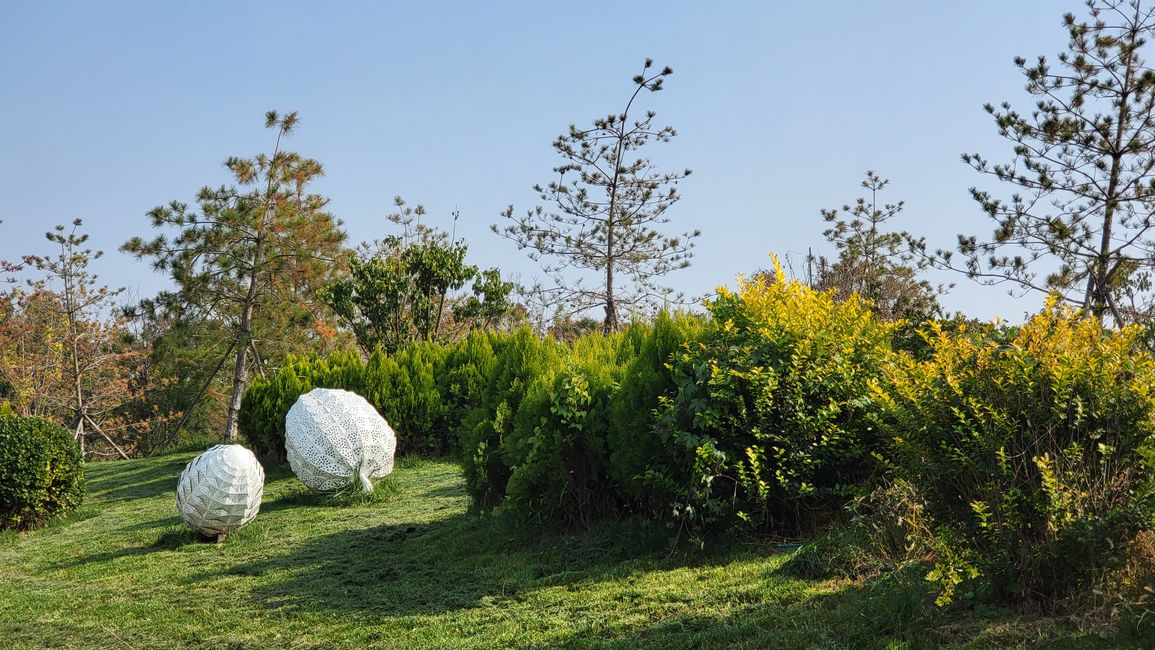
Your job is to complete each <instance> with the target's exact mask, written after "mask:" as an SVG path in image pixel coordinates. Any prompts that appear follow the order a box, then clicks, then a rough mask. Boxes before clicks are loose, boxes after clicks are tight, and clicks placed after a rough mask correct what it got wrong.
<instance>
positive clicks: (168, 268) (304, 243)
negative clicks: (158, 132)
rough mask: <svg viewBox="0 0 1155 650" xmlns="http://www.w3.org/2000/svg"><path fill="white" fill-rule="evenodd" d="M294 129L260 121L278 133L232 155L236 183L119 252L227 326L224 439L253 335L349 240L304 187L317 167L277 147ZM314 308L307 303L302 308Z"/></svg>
mask: <svg viewBox="0 0 1155 650" xmlns="http://www.w3.org/2000/svg"><path fill="white" fill-rule="evenodd" d="M296 124H297V114H296V113H288V114H286V115H278V114H277V112H276V111H270V112H268V113H267V114H266V115H265V127H266V128H270V129H275V130H276V132H277V137H276V143H275V145H274V147H273V152H272V154H271V155H265V154H260V155H257V156H256V157H255V158H236V157H232V158H229V159H228V160H227V161H226V162H225V166H226V167H228V169H229V171H231V172H232V174H233V178H234V181H235V183H236V184H235V185H234V186H231V187H230V186H221V187H219V188H216V189H214V188H210V187H205V188H204V189H202V190H201V191H200V192H199V193H198V194H197V199H196V200H197V203H198V205H199V208H200V210H199V212H198V211H196V210H190V209H189V207H188V205H186V204H184V203H180V202H176V201H174V202H172V203H170V204H169V205H167V206H160V207H157V208H155V209H153V210H152V211H151V212H149V217H150V219H151V221H152V225H153V227H155V228H172V229H175V231H176V232H175V233H174V234H173V235H172V236H171V237H166V236H165V235H164V234H160V235H157V237H156V238H155V239H152V240H150V241H145V240H143V239H141V238H140V237H135V238H133V239H131V240H129V241H128V242H126V243H125V244H124V246H123V247H122V250H124V251H127V252H129V253H131V254H133V255H135V256H136V257H137V258H138V259H143V258H149V259H151V260H152V265H153V268H155V269H156V270H159V271H163V272H166V273H168V274H169V275H170V276H171V277H172V280H173V282H174V283H175V284H176V286H177V289H176V294H175V295H173V296H169V298H171V299H173V300H174V301H176V302H179V303H181V304H183V305H186V306H188V308H189V309H196V310H199V311H201V312H202V313H203V314H205V315H207V316H208V317H209V318H211V319H214V320H218V321H225V322H227V323H229V329H230V330H231V335H232V340H231V341H230V345H229V347H228V352H226V355H229V354H231V355H232V356H233V364H232V388H231V391H230V395H229V401H228V409H227V412H226V417H225V431H224V436H223V437H224V441H225V442H226V443H231V442H232V441H233V440H234V438H235V436H236V427H237V418H236V416H237V412H238V411H239V410H240V404H241V396H242V394H243V393H244V389H245V387H246V386H247V384H248V373H249V369H250V365H251V363H252V360H253V359H254V358H256V359H257V361H258V368H259V367H260V363H259V360H260V351H259V350H258V349H257V347H256V344H255V342H256V336H255V335H254V332H255V331H257V330H258V329H259V328H261V327H262V326H265V325H267V324H268V322H269V321H270V320H276V319H278V318H281V317H282V315H283V314H284V312H285V311H287V310H289V309H292V308H295V307H296V306H298V305H301V303H302V302H306V301H308V300H309V299H310V297H311V296H313V295H314V294H315V293H316V292H317V291H319V289H320V288H321V287H322V286H323V285H324V284H325V283H327V282H328V280H329V273H330V272H331V269H332V267H333V261H334V259H336V258H337V256H338V255H340V254H341V250H342V248H341V244H342V242H343V241H344V239H345V234H344V232H343V231H341V229H340V227H339V226H340V223H339V222H338V221H336V220H335V219H334V218H333V217H332V215H330V214H329V213H327V212H325V205H326V204H327V203H328V199H326V198H324V197H322V196H320V195H318V194H311V193H309V192H308V191H307V187H308V185H309V183H310V182H311V181H313V180H314V179H316V178H318V177H319V176H321V175H322V173H323V171H322V168H321V163H319V162H317V161H316V160H313V159H311V158H305V157H303V156H301V155H299V154H296V153H292V152H288V151H282V150H281V141H282V140H283V139H284V137H285V136H287V135H289V134H290V133H291V132H292V130H293V128H294V127H295V126H296ZM309 307H310V305H308V304H306V305H304V306H303V308H304V309H306V310H307V309H308V308H309Z"/></svg>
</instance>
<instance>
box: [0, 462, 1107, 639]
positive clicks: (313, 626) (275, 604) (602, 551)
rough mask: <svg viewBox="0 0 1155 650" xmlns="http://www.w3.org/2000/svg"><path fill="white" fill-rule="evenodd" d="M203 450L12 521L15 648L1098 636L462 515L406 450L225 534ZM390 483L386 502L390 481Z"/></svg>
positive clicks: (121, 468) (910, 580)
mask: <svg viewBox="0 0 1155 650" xmlns="http://www.w3.org/2000/svg"><path fill="white" fill-rule="evenodd" d="M191 456H192V454H181V455H175V456H167V457H160V458H153V459H145V460H134V461H124V462H115V463H102V464H98V465H90V466H89V468H88V474H89V480H90V496H89V500H88V503H87V504H86V505H85V506H84V508H83V509H82V510H81V511H80V512H79V513H77V514H76V515H74V516H72V517H70V518H69V519H68V520H67V521H63V522H58V523H57V524H56V525H54V526H52V527H50V528H47V529H44V530H40V531H36V532H34V533H29V534H23V535H16V534H14V533H7V534H4V535H0V639H2V640H5V641H7V642H8V643H7V646H8V647H12V648H18V647H35V646H63V647H85V648H101V647H109V648H145V647H147V648H152V647H199V646H205V647H214V648H225V647H234V648H243V647H253V648H270V647H294V648H305V647H341V646H348V647H356V646H370V647H403V648H420V647H429V648H494V647H509V646H516V647H557V646H562V647H579V648H581V647H591V648H592V647H597V648H636V647H642V646H645V647H663V648H665V647H685V648H698V647H747V648H779V647H780V648H810V647H854V648H872V647H879V648H885V647H936V646H941V645H945V644H952V643H958V644H960V645H962V646H966V647H976V648H978V647H991V646H992V645H998V646H1004V647H1009V646H1030V647H1034V646H1038V647H1043V646H1045V647H1103V646H1105V645H1107V644H1106V643H1105V642H1104V640H1103V639H1102V638H1100V637H1098V636H1095V635H1091V634H1087V633H1083V634H1075V633H1070V632H1065V631H1064V630H1063V629H1062V627H1061V626H1059V625H1057V624H1056V623H1054V622H1052V621H1047V620H1034V621H1032V620H1023V619H1011V618H1009V617H1007V616H1006V615H1003V616H1002V617H1000V615H998V614H993V615H991V616H990V617H988V618H975V617H973V616H968V617H967V618H965V619H959V618H958V617H957V616H956V617H954V618H948V617H946V616H945V615H944V614H942V613H940V612H938V611H936V609H935V608H934V607H933V606H928V603H927V594H928V592H927V589H926V586H925V584H924V583H923V581H922V580H921V578H920V576H918V575H915V574H912V575H906V576H898V577H892V578H889V579H884V580H876V581H873V582H869V583H866V584H861V585H852V584H845V583H835V582H811V581H804V580H796V579H792V578H788V577H785V576H782V575H780V574H778V573H776V569H777V568H778V567H779V566H780V565H781V564H782V562H783V560H784V559H785V556H782V555H775V554H773V553H772V552H770V551H768V550H759V549H749V548H747V549H741V548H739V549H731V550H717V551H715V552H714V553H712V554H706V555H688V556H687V555H680V554H679V555H673V556H671V555H670V554H669V553H668V552H667V551H666V550H665V549H664V548H661V547H659V548H657V549H652V550H648V551H647V550H644V549H642V548H639V547H640V546H644V545H645V544H644V542H645V540H646V538H647V537H646V535H645V533H644V531H643V530H639V529H637V528H631V527H628V526H622V525H617V526H607V527H604V528H599V529H596V530H593V531H590V532H588V533H586V534H584V535H580V536H562V535H557V536H555V535H549V536H546V537H544V538H539V539H527V538H526V535H525V534H524V533H519V532H518V531H511V530H509V529H508V528H504V527H503V526H502V525H501V524H499V523H496V522H494V521H492V520H488V519H481V518H477V517H473V516H470V515H468V514H467V512H466V507H467V504H468V499H467V498H466V496H465V494H464V492H463V488H462V483H461V480H460V478H459V471H458V469H457V467H456V466H455V465H453V464H451V463H446V462H437V461H424V460H416V459H403V460H402V461H401V462H400V463H399V466H398V469H397V471H396V472H395V474H394V477H393V478H391V479H390V480H389V481H388V485H387V486H385V487H386V488H387V489H379V490H378V495H376V498H373V499H346V500H344V501H339V502H334V501H326V500H322V499H319V498H317V497H313V496H311V495H309V494H308V493H307V491H306V490H305V488H304V487H303V486H302V485H301V484H300V483H299V482H297V481H296V479H294V478H293V477H292V476H291V475H285V474H280V475H275V476H270V477H269V478H268V483H267V485H266V487H265V500H264V504H263V505H262V508H261V514H260V516H259V517H258V518H257V519H256V521H255V522H254V523H252V524H251V525H249V526H248V527H247V528H245V529H243V530H241V531H239V532H238V533H235V534H234V536H233V538H232V539H230V540H229V541H228V542H227V543H225V544H223V545H219V546H218V545H214V544H205V543H200V542H198V541H196V540H195V538H194V536H193V535H192V534H191V532H189V531H188V530H187V529H184V528H183V527H182V526H181V524H180V519H179V517H178V516H177V514H176V510H175V502H174V488H175V485H176V478H177V476H178V475H179V473H180V470H181V469H182V468H183V466H184V464H185V463H186V462H187V461H188V460H189V459H190V458H191ZM381 493H385V495H386V497H385V498H381V496H380V494H381Z"/></svg>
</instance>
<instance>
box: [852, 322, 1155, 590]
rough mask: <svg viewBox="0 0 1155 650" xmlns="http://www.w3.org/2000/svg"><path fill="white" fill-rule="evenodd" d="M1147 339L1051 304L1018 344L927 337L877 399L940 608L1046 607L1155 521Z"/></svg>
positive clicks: (1153, 407) (1086, 580)
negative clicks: (924, 543) (933, 556)
mask: <svg viewBox="0 0 1155 650" xmlns="http://www.w3.org/2000/svg"><path fill="white" fill-rule="evenodd" d="M1141 335H1142V332H1140V331H1139V330H1138V329H1134V328H1129V329H1125V330H1123V331H1119V332H1107V331H1104V330H1103V328H1102V327H1101V326H1100V325H1099V324H1098V323H1097V322H1096V321H1095V320H1093V319H1085V318H1079V317H1078V316H1077V315H1076V314H1074V313H1072V312H1070V311H1067V310H1064V309H1060V308H1057V307H1054V306H1053V305H1050V306H1049V307H1048V309H1047V310H1046V311H1045V312H1044V313H1042V314H1040V315H1038V316H1036V317H1035V318H1033V319H1032V320H1031V321H1030V322H1029V323H1027V324H1026V325H1025V326H1023V327H1022V328H1021V329H1020V330H1019V331H1018V332H1017V334H1016V335H1015V336H1014V337H1013V338H1011V339H1010V341H1009V342H1005V343H1004V342H1000V341H999V340H997V339H995V338H983V337H972V336H969V335H967V334H966V332H965V331H964V332H954V333H951V332H947V331H944V330H943V329H942V328H939V327H935V328H932V330H931V331H930V332H929V333H928V335H927V337H928V341H929V342H930V344H931V345H932V347H933V349H934V355H933V357H932V358H931V359H930V360H929V361H916V360H913V359H911V358H905V357H904V358H903V359H902V360H901V361H900V362H899V363H897V364H895V365H894V366H892V367H891V370H890V371H889V372H888V378H887V381H886V382H880V383H879V384H877V385H876V386H875V389H874V393H875V398H876V399H877V400H878V401H879V402H880V403H883V404H884V405H885V417H884V418H883V420H882V424H883V425H884V426H885V427H886V429H887V432H888V433H889V434H890V436H891V438H892V439H893V447H894V449H893V453H892V459H891V460H892V461H893V463H894V465H895V466H896V469H897V471H898V472H899V473H900V475H901V476H903V477H905V478H906V479H907V480H909V481H910V483H911V484H912V485H914V486H915V487H916V488H917V489H918V491H919V493H920V494H921V496H922V498H923V499H924V500H925V503H926V507H927V514H928V516H929V518H930V521H931V524H932V525H933V526H934V527H935V529H936V532H937V537H938V538H939V539H940V540H941V542H942V544H941V546H940V548H938V549H937V552H938V555H939V563H938V566H936V568H935V569H934V571H932V572H931V574H930V576H928V577H929V578H931V579H932V580H934V581H936V582H938V583H939V585H940V587H941V589H942V591H941V596H940V599H939V600H940V602H947V601H949V600H950V599H951V598H952V597H953V596H954V594H955V592H956V590H957V588H958V587H959V586H960V585H963V584H966V585H969V586H970V587H973V590H972V591H970V593H972V594H974V595H975V596H976V597H982V596H986V597H991V598H993V599H994V600H996V601H1000V602H1012V603H1022V602H1033V603H1036V604H1043V605H1044V606H1049V605H1053V604H1054V603H1056V602H1059V600H1060V599H1062V598H1063V597H1064V596H1065V595H1067V594H1070V593H1073V592H1076V591H1078V590H1080V589H1083V588H1085V587H1086V586H1087V585H1088V584H1090V581H1091V580H1092V579H1093V578H1094V577H1095V576H1096V575H1098V574H1099V573H1101V570H1103V569H1105V568H1108V567H1111V566H1113V565H1115V564H1116V563H1117V562H1118V561H1119V558H1120V552H1121V550H1122V549H1123V548H1125V547H1126V544H1127V542H1128V541H1129V540H1130V539H1132V538H1133V537H1134V536H1135V535H1136V534H1137V533H1139V532H1140V531H1142V530H1145V529H1149V528H1151V527H1152V524H1153V522H1155V501H1153V496H1155V495H1153V490H1152V470H1153V461H1155V450H1153V448H1152V435H1153V434H1155V393H1153V390H1155V360H1153V359H1152V358H1151V356H1150V355H1149V354H1147V353H1146V352H1145V351H1143V350H1142V348H1141V346H1140V337H1141ZM980 577H981V580H974V579H975V578H980Z"/></svg>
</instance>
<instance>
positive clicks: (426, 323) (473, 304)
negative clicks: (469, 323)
mask: <svg viewBox="0 0 1155 650" xmlns="http://www.w3.org/2000/svg"><path fill="white" fill-rule="evenodd" d="M394 203H395V204H396V206H397V212H396V213H394V214H390V215H388V216H387V217H386V218H387V219H388V220H389V221H391V222H393V223H395V224H397V225H399V226H401V228H402V232H401V234H400V235H389V236H387V237H385V238H384V239H382V240H379V241H375V242H372V243H367V244H362V245H361V247H360V250H359V254H358V256H357V257H356V258H354V259H352V260H351V261H350V262H349V276H348V277H347V278H342V279H340V280H338V281H336V282H334V283H332V284H330V285H329V286H328V287H327V288H326V289H325V291H324V292H323V298H324V300H325V301H326V302H327V303H328V304H329V306H330V307H331V308H332V309H333V311H334V313H336V314H337V316H338V317H339V318H340V319H341V320H342V321H344V322H345V324H346V325H348V326H349V327H350V329H352V330H353V333H354V335H355V336H356V337H357V343H358V344H359V345H360V346H361V349H362V350H364V351H365V352H366V353H369V352H372V351H373V350H374V349H376V348H377V347H379V346H380V347H382V348H384V349H385V350H386V351H387V352H395V351H396V350H397V349H399V348H401V347H403V346H404V345H406V344H408V343H410V342H413V341H422V340H423V341H432V340H437V339H439V338H440V337H441V335H442V327H443V323H444V321H445V317H446V303H447V300H449V293H450V292H451V291H456V290H458V289H461V288H462V287H464V286H465V284H466V283H467V282H469V281H470V280H472V279H474V278H475V277H477V275H478V270H477V267H476V266H472V265H469V264H466V263H465V255H466V253H467V252H468V246H466V245H465V242H464V241H463V240H458V239H454V236H453V235H451V234H449V233H446V232H444V231H442V230H439V229H437V228H432V227H430V226H427V225H425V224H423V223H421V217H422V216H424V215H425V208H424V207H422V206H420V205H418V206H417V207H416V208H411V207H408V206H406V205H405V201H404V200H402V199H401V197H397V198H395V199H394ZM453 218H454V222H456V220H457V215H456V214H454V217H453ZM473 287H474V291H475V293H477V294H478V295H480V296H482V297H481V298H480V299H478V298H477V297H476V296H471V297H470V298H472V300H466V301H465V302H464V303H463V304H462V305H461V306H460V308H452V309H451V312H452V313H453V315H454V316H455V317H457V318H461V319H466V320H475V321H478V322H485V323H489V322H492V321H493V320H495V319H498V318H500V317H501V316H502V315H504V313H505V312H507V311H508V310H509V301H508V296H509V293H510V291H512V289H513V285H512V284H510V283H507V282H503V281H502V280H501V274H500V272H499V271H498V270H497V269H488V270H486V271H485V272H483V273H482V275H481V278H480V279H479V280H478V281H477V282H475V283H474V285H473Z"/></svg>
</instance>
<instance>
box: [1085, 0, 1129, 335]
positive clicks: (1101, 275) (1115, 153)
mask: <svg viewBox="0 0 1155 650" xmlns="http://www.w3.org/2000/svg"><path fill="white" fill-rule="evenodd" d="M1136 12H1138V5H1136ZM1136 17H1138V16H1136ZM1137 37H1138V35H1137V34H1135V33H1134V32H1132V33H1131V48H1130V49H1129V50H1128V54H1127V69H1126V72H1125V74H1124V78H1123V84H1122V88H1121V89H1120V94H1119V103H1118V111H1119V113H1118V115H1117V119H1116V123H1115V140H1114V142H1113V144H1112V149H1111V172H1110V176H1109V177H1108V182H1107V200H1106V202H1105V204H1104V206H1103V235H1102V237H1101V238H1100V241H1099V255H1098V258H1097V259H1096V260H1095V265H1094V270H1093V271H1092V272H1091V273H1090V275H1091V278H1089V279H1088V281H1089V282H1092V281H1093V282H1094V283H1095V284H1094V291H1091V292H1089V293H1090V294H1091V295H1090V298H1091V313H1092V314H1094V316H1095V318H1096V319H1097V320H1098V321H1099V322H1100V323H1102V322H1103V317H1104V316H1105V315H1106V313H1107V311H1108V308H1109V306H1110V303H1111V302H1113V301H1112V300H1110V299H1109V298H1108V292H1109V291H1110V288H1109V286H1108V278H1107V272H1108V269H1109V267H1110V264H1111V261H1110V258H1109V255H1110V253H1111V231H1112V230H1113V228H1114V225H1115V224H1114V221H1115V202H1116V199H1117V198H1118V197H1117V196H1116V193H1117V192H1118V191H1119V176H1120V175H1121V174H1122V166H1123V161H1122V158H1123V125H1124V123H1127V122H1129V121H1130V119H1129V117H1130V103H1129V99H1130V96H1131V82H1132V79H1133V75H1134V72H1135V67H1134V63H1135V51H1134V47H1135V41H1136V39H1137ZM1116 314H1117V312H1116ZM1115 325H1116V326H1117V327H1122V326H1123V325H1124V323H1121V322H1120V323H1116V324H1115Z"/></svg>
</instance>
